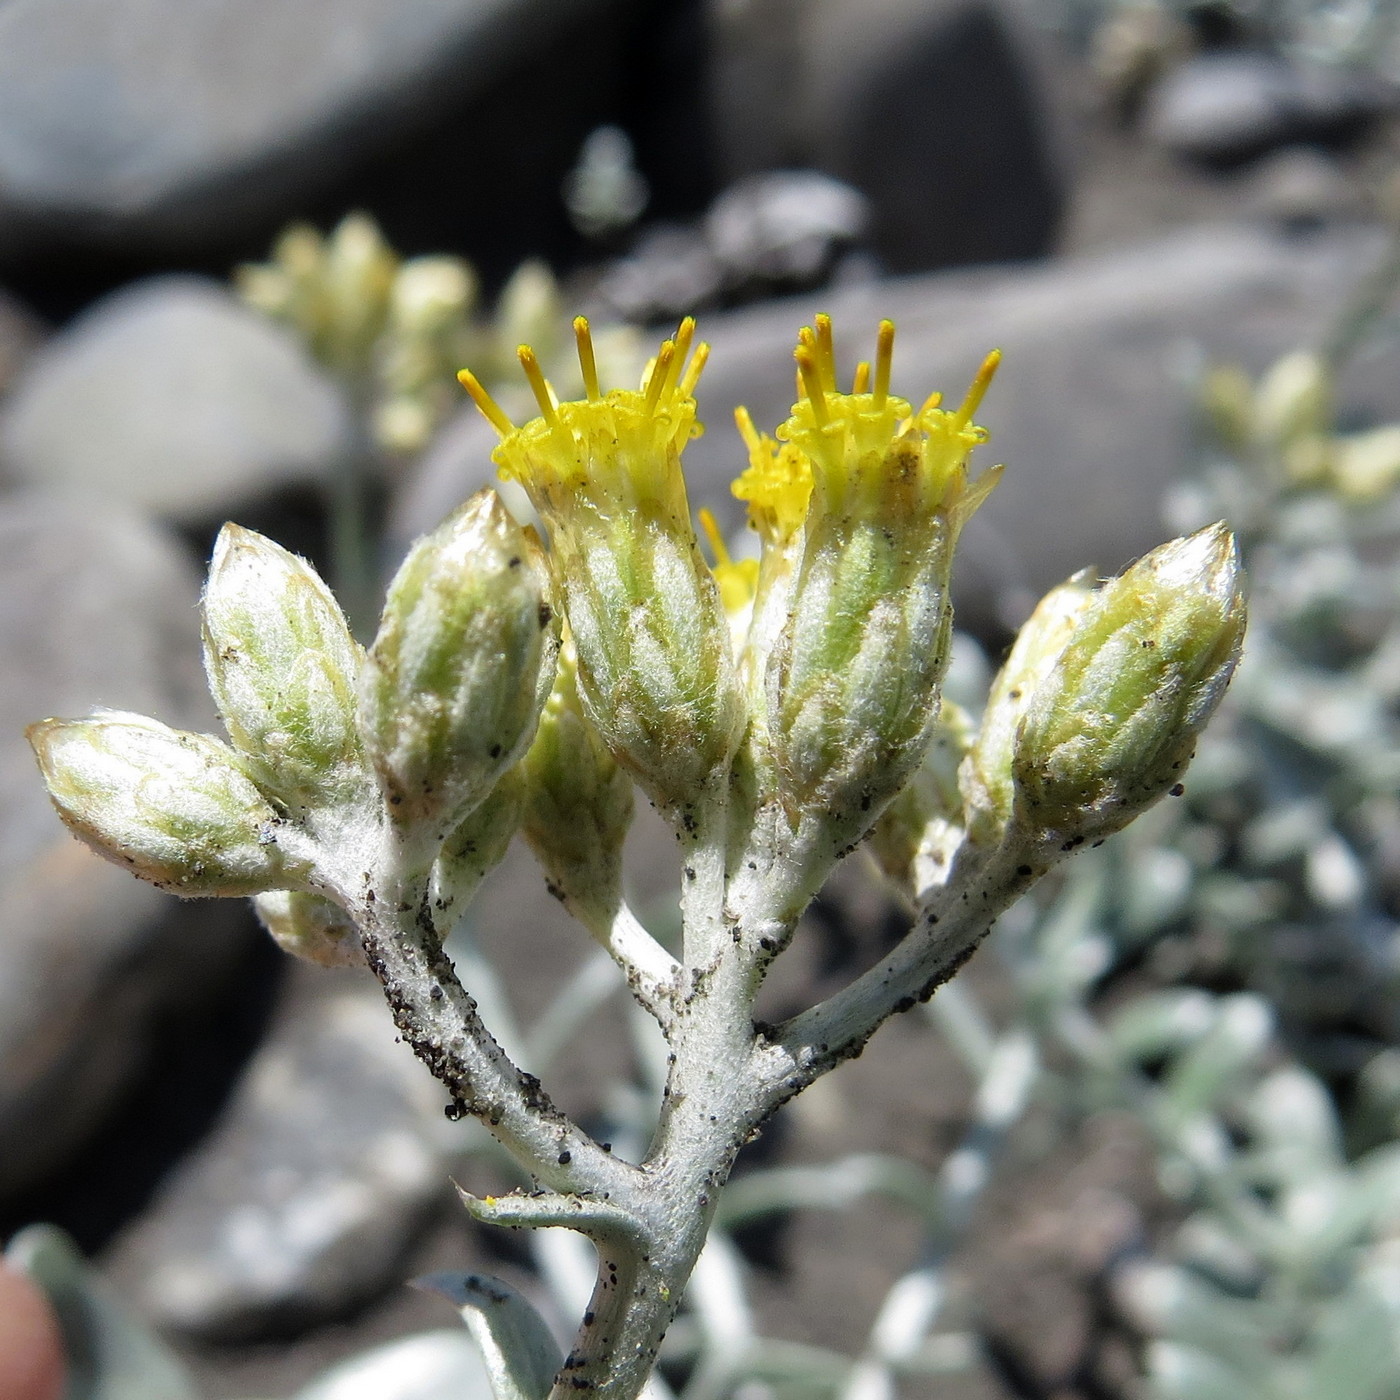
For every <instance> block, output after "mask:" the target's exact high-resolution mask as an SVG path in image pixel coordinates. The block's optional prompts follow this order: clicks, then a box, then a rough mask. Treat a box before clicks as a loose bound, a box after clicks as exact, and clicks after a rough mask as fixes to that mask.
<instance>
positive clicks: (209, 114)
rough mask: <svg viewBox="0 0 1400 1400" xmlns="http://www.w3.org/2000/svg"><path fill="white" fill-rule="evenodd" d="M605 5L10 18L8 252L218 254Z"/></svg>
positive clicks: (114, 3) (0, 110)
mask: <svg viewBox="0 0 1400 1400" xmlns="http://www.w3.org/2000/svg"><path fill="white" fill-rule="evenodd" d="M603 8H605V7H604V5H603V4H602V3H600V0H298V3H296V4H287V3H285V0H240V3H238V4H229V3H226V0H8V3H6V4H4V5H0V253H3V252H4V251H5V247H6V245H8V246H9V248H10V250H15V249H21V250H22V249H27V248H30V247H33V246H39V245H40V244H41V243H42V242H43V240H44V239H45V238H46V237H48V236H52V235H54V234H55V233H56V234H58V235H60V236H61V237H63V238H64V239H65V240H70V241H77V242H89V243H93V242H95V243H102V244H107V245H110V246H116V247H130V246H133V245H140V244H143V243H152V242H154V243H158V244H160V243H163V244H166V245H172V244H178V245H188V244H189V243H191V242H200V241H205V242H208V241H210V240H212V241H214V242H216V243H220V242H222V241H224V240H227V238H228V236H229V232H230V228H231V226H241V227H244V228H246V227H247V226H248V225H249V224H250V222H256V221H259V220H267V219H270V218H280V217H285V213H284V211H285V210H286V209H287V208H295V207H304V205H305V201H306V199H307V195H308V191H310V190H317V191H323V190H324V189H325V188H326V187H327V183H328V182H329V181H331V180H333V179H334V178H335V177H336V176H338V175H339V174H341V173H343V172H344V171H345V170H346V169H347V168H348V167H349V165H350V164H351V163H352V162H353V161H355V160H356V159H357V158H361V157H362V156H363V154H364V151H365V148H366V146H367V145H368V146H374V145H375V144H376V143H378V144H382V143H383V142H384V140H385V139H386V138H387V137H389V136H390V135H392V134H395V133H398V132H400V131H402V130H405V129H410V128H412V127H413V126H414V125H415V124H418V125H421V124H422V122H423V121H424V119H425V116H427V115H431V114H432V113H433V112H434V111H436V110H437V109H440V108H442V107H443V106H444V104H451V103H454V102H459V101H461V100H462V99H463V98H464V97H466V96H469V95H470V94H471V93H472V92H474V91H475V90H478V89H480V88H481V87H482V86H483V84H485V83H486V82H488V81H489V80H490V79H491V78H492V77H494V76H495V75H496V74H498V73H499V72H500V71H501V69H502V68H503V66H505V65H507V64H508V63H509V62H511V61H512V60H513V59H515V58H516V57H518V56H520V55H521V54H525V53H528V52H530V51H531V50H532V49H533V48H536V47H538V46H539V44H540V43H541V42H543V41H545V40H547V39H548V38H549V37H550V36H551V35H552V34H553V32H554V31H555V30H556V29H557V28H558V27H559V26H560V24H561V22H562V21H564V20H567V19H572V18H575V17H578V16H587V15H589V14H592V13H595V12H597V11H599V10H601V9H603Z"/></svg>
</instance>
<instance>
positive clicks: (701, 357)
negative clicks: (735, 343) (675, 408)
mask: <svg viewBox="0 0 1400 1400" xmlns="http://www.w3.org/2000/svg"><path fill="white" fill-rule="evenodd" d="M709 358H710V344H709V342H708V341H706V340H702V341H701V342H700V344H699V345H697V346H696V347H695V353H694V354H693V355H692V356H691V357H690V366H689V368H687V370H686V372H685V374H684V375H683V376H682V377H681V397H682V398H683V399H691V398H694V397H695V386H696V385H697V384H698V383H699V382H700V376H701V375H702V374H703V373H704V371H705V364H706V362H707V361H708V360H709Z"/></svg>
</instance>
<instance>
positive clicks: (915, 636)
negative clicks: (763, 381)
mask: <svg viewBox="0 0 1400 1400" xmlns="http://www.w3.org/2000/svg"><path fill="white" fill-rule="evenodd" d="M893 346H894V327H893V325H891V324H890V323H889V322H883V323H882V324H881V328H880V333H879V336H878V340H877V354H876V363H875V376H874V392H873V393H867V392H865V391H864V385H858V386H857V387H858V388H860V390H861V391H860V392H853V393H850V394H844V393H841V392H839V391H838V390H837V387H836V366H835V358H834V351H833V349H832V342H831V325H830V321H829V320H828V318H826V317H824V316H819V317H818V318H817V322H816V329H815V331H813V330H810V329H806V328H804V330H803V331H802V332H801V333H800V335H799V337H798V346H797V350H796V352H795V357H796V360H797V365H798V372H799V378H800V381H801V386H802V397H801V398H800V399H799V400H798V402H797V403H795V404H794V405H793V409H792V416H791V417H790V418H789V419H788V420H787V422H786V423H784V424H783V425H782V427H781V428H779V429H778V437H779V438H780V439H783V440H784V441H786V442H787V443H788V444H789V446H790V447H791V448H792V449H793V450H794V451H795V453H796V460H795V461H793V462H792V463H790V464H789V465H788V467H787V468H783V464H782V461H781V457H780V458H779V459H778V460H775V462H774V463H773V471H774V473H775V475H774V478H773V480H772V481H771V483H770V486H771V488H772V489H769V490H761V491H759V492H758V493H757V495H755V492H754V491H753V490H752V488H747V494H746V499H750V500H751V502H752V501H754V500H758V499H763V498H766V504H767V505H768V506H769V507H770V509H772V510H773V511H775V512H776V513H778V514H781V513H782V512H784V511H786V510H788V509H789V508H790V507H792V506H795V505H796V504H797V496H796V493H795V491H794V487H796V486H797V485H798V481H799V478H800V477H802V476H806V477H807V479H809V480H810V483H811V490H810V497H809V498H808V499H807V502H806V518H805V524H804V531H803V541H802V557H801V566H800V569H799V571H798V573H797V576H796V578H795V581H794V583H793V586H792V592H791V600H790V603H789V614H788V618H787V621H786V623H785V624H784V627H783V630H782V632H781V634H780V635H779V636H778V638H777V640H776V642H775V643H774V645H773V649H772V652H771V654H770V655H769V658H768V663H767V668H766V675H765V689H766V709H767V729H768V734H767V739H768V745H769V750H770V755H771V758H772V761H773V764H774V767H775V770H776V774H777V788H778V792H777V794H776V795H777V797H778V798H779V800H780V801H781V803H782V806H783V808H784V810H785V811H786V813H787V817H788V821H789V822H790V823H791V824H792V825H793V827H794V828H797V829H799V830H800V829H802V828H803V827H804V826H815V827H817V828H818V829H819V830H820V831H821V834H822V840H823V842H825V843H829V844H828V852H829V853H831V852H834V853H837V854H839V853H841V852H843V851H844V850H846V849H847V848H848V847H849V846H851V845H853V844H854V843H855V842H857V841H859V840H860V839H861V838H862V837H863V836H864V835H865V834H866V832H868V831H869V830H870V828H871V826H872V825H873V823H874V822H875V820H876V818H877V817H878V816H879V815H880V813H881V811H882V810H883V809H884V807H885V805H886V803H888V802H889V801H890V800H891V799H892V798H893V797H894V796H895V794H896V793H897V792H899V791H900V789H901V788H902V787H903V786H904V784H905V783H906V782H907V781H908V780H909V778H910V777H911V776H912V774H913V773H914V771H915V770H916V769H917V767H918V766H919V763H920V762H921V761H922V759H923V756H924V753H925V751H926V750H927V748H928V745H929V741H930V739H931V736H932V734H933V729H934V726H935V724H936V723H937V719H938V714H939V687H940V685H941V683H942V678H943V672H944V670H945V669H946V667H947V664H948V654H949V648H950V645H951V641H952V622H953V610H952V604H951V602H950V599H949V576H950V572H951V569H952V564H953V551H954V549H955V547H956V545H957V540H958V535H959V532H960V531H961V529H962V527H963V525H964V524H965V523H966V521H967V520H968V518H969V517H970V516H971V515H972V513H973V512H974V511H975V510H976V509H977V507H978V506H979V505H980V504H981V502H982V501H983V500H984V499H985V498H986V496H987V494H988V493H989V492H990V491H991V489H992V487H993V486H994V485H995V483H996V481H997V479H998V476H999V469H995V468H994V469H993V470H992V471H989V472H986V473H984V474H983V475H982V476H981V477H979V478H977V479H976V480H973V479H972V478H971V477H970V476H969V471H968V459H969V456H970V454H971V453H972V451H973V450H974V449H975V448H976V447H977V446H978V445H979V444H980V443H982V442H984V441H985V440H986V436H987V434H986V430H985V429H983V428H981V427H979V426H978V425H977V424H975V423H974V422H973V421H972V415H973V413H974V412H975V411H976V409H977V406H978V404H979V403H980V401H981V398H982V395H983V393H984V392H985V391H986V388H987V386H988V384H990V382H991V379H992V376H993V375H994V374H995V372H996V367H997V365H998V363H999V361H1000V356H999V355H998V354H997V352H995V351H994V352H993V353H992V354H990V355H989V356H988V357H987V359H986V360H985V361H984V363H983V365H982V368H981V369H980V370H979V371H978V374H977V376H976V378H975V379H974V381H973V384H972V387H971V389H970V390H969V391H968V395H967V397H966V399H965V400H964V402H963V404H962V405H961V407H960V408H958V409H957V411H956V412H951V411H948V410H945V409H943V408H940V407H939V403H940V402H941V400H940V399H939V398H938V397H937V396H934V397H933V398H931V399H930V400H929V401H928V402H927V403H926V404H925V405H924V407H923V408H922V409H920V410H919V411H918V412H914V411H913V410H912V408H911V405H910V404H909V403H908V402H907V401H906V400H904V399H901V398H898V397H897V396H895V395H892V394H890V393H889V392H888V390H889V376H890V365H891V356H892V354H893ZM750 448H751V449H752V443H750ZM803 464H805V470H802V467H803ZM752 468H753V463H752V461H751V471H752ZM780 469H781V470H780ZM747 475H748V474H746V476H747ZM771 552H772V551H771V550H770V553H771Z"/></svg>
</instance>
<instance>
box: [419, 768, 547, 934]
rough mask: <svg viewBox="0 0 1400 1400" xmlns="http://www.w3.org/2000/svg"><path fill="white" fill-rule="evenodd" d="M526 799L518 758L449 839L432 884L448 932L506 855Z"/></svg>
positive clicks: (437, 921)
mask: <svg viewBox="0 0 1400 1400" xmlns="http://www.w3.org/2000/svg"><path fill="white" fill-rule="evenodd" d="M524 803H525V784H524V781H523V779H522V777H521V773H520V766H519V765H518V764H517V765H516V767H514V768H512V769H510V771H509V772H507V773H506V774H505V776H504V777H503V778H502V779H501V781H500V782H499V783H497V784H496V786H495V787H494V788H492V789H491V791H490V793H489V794H488V795H487V796H486V798H485V799H484V800H483V801H482V802H481V803H479V804H478V805H477V806H476V807H475V808H473V809H472V811H470V812H469V813H468V814H467V815H466V817H465V818H463V820H462V821H461V822H460V823H459V824H458V826H457V827H456V828H455V829H454V830H453V832H452V834H451V835H450V836H449V837H448V838H447V840H446V841H444V842H443V844H442V850H441V851H439V852H438V858H437V860H436V861H435V862H434V863H433V875H432V884H431V886H430V890H429V894H430V897H431V899H432V906H433V909H432V917H433V923H434V925H435V926H436V928H437V930H438V932H439V934H440V935H441V936H442V937H443V938H446V937H447V935H448V934H449V933H451V932H452V925H453V922H454V921H455V920H456V917H457V915H458V914H459V913H460V912H461V911H462V910H463V909H465V908H466V906H467V905H468V904H470V903H471V901H472V898H473V897H474V896H475V894H476V892H477V890H478V889H480V888H481V882H482V881H483V880H484V879H485V878H486V877H487V876H488V875H489V874H490V873H491V872H492V871H493V870H494V869H495V868H496V867H497V866H498V865H499V864H500V863H501V861H502V860H504V859H505V854H506V850H507V848H508V847H509V846H510V840H511V837H512V836H514V835H515V833H516V832H517V831H518V830H519V828H520V815H521V811H522V809H523V807H524Z"/></svg>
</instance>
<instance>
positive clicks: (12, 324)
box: [0, 290, 44, 394]
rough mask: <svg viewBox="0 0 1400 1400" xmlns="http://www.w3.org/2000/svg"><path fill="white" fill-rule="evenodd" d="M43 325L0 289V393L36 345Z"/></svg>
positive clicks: (8, 384) (42, 335)
mask: <svg viewBox="0 0 1400 1400" xmlns="http://www.w3.org/2000/svg"><path fill="white" fill-rule="evenodd" d="M43 338H44V328H43V327H42V326H41V325H40V323H39V321H38V319H37V318H36V317H34V316H32V315H31V314H30V313H29V311H28V310H26V308H25V307H23V306H21V305H20V303H19V302H18V301H16V300H15V298H14V297H12V296H10V295H9V293H7V292H5V291H4V290H0V394H3V393H4V392H5V390H6V389H8V388H9V386H10V384H11V382H12V381H13V380H14V377H15V376H16V375H17V374H18V373H19V371H20V367H21V366H22V365H23V364H24V363H25V361H26V360H28V359H29V357H30V356H31V355H32V354H33V353H34V351H35V350H36V349H37V348H38V346H39V342H40V341H42V340H43Z"/></svg>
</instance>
